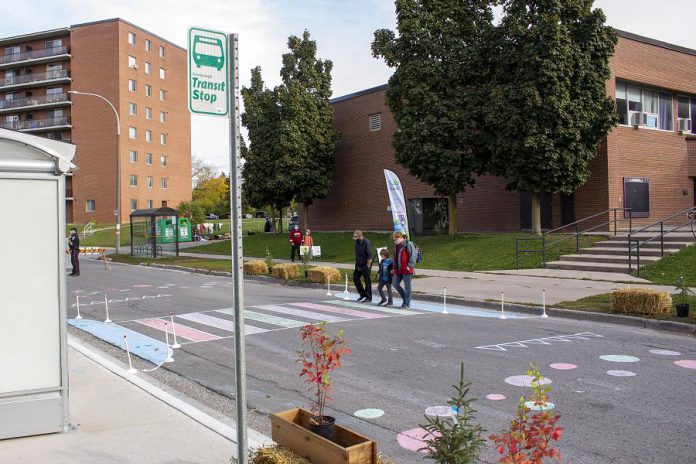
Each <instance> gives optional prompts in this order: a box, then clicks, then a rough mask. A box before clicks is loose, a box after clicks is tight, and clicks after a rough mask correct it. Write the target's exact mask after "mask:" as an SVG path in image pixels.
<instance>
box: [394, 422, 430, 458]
mask: <svg viewBox="0 0 696 464" xmlns="http://www.w3.org/2000/svg"><path fill="white" fill-rule="evenodd" d="M431 437H432V435H430V433H429V432H428V431H427V430H425V429H421V428H417V429H411V430H406V431H405V432H401V433H400V434H399V435H397V436H396V441H398V442H399V445H400V446H401V447H402V448H404V449H407V450H409V451H414V452H417V451H420V452H421V453H426V452H427V451H426V450H424V449H422V448H424V447H425V446H427V444H426V443H425V440H427V439H429V438H431Z"/></svg>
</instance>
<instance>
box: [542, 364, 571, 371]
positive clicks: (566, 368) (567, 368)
mask: <svg viewBox="0 0 696 464" xmlns="http://www.w3.org/2000/svg"><path fill="white" fill-rule="evenodd" d="M549 367H550V368H551V369H556V370H559V371H570V370H572V369H577V368H578V366H576V365H575V364H570V363H553V364H549Z"/></svg>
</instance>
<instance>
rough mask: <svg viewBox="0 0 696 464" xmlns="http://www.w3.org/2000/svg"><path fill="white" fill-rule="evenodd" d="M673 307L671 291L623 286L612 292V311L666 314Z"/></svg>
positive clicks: (650, 314) (651, 314) (649, 314)
mask: <svg viewBox="0 0 696 464" xmlns="http://www.w3.org/2000/svg"><path fill="white" fill-rule="evenodd" d="M671 309H672V297H671V296H670V294H669V292H661V291H658V290H652V289H649V288H621V289H618V290H614V291H613V292H612V293H611V312H613V313H621V314H645V315H648V316H653V315H658V314H666V313H668V312H670V311H671Z"/></svg>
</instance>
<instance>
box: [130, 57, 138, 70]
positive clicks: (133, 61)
mask: <svg viewBox="0 0 696 464" xmlns="http://www.w3.org/2000/svg"><path fill="white" fill-rule="evenodd" d="M128 67H129V68H133V69H138V61H137V60H136V59H135V57H134V56H129V57H128Z"/></svg>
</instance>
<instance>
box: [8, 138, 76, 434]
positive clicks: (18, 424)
mask: <svg viewBox="0 0 696 464" xmlns="http://www.w3.org/2000/svg"><path fill="white" fill-rule="evenodd" d="M74 156H75V146H74V145H71V144H68V143H63V142H57V141H54V140H50V139H46V138H41V137H35V136H32V135H28V134H24V133H21V132H16V131H11V130H5V129H0V218H2V227H0V256H2V266H0V373H1V374H0V439H4V438H11V437H21V436H27V435H38V434H44V433H52V432H64V431H67V430H68V427H69V423H68V421H69V415H68V365H67V361H68V356H67V322H66V317H67V308H66V288H65V278H66V277H65V276H66V273H65V258H66V253H65V250H66V241H65V175H66V174H67V173H69V172H70V171H71V170H72V169H74V168H75V166H74V165H73V163H72V159H73V157H74Z"/></svg>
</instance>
